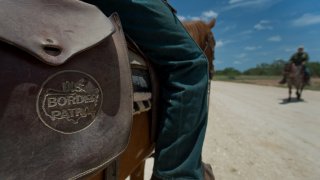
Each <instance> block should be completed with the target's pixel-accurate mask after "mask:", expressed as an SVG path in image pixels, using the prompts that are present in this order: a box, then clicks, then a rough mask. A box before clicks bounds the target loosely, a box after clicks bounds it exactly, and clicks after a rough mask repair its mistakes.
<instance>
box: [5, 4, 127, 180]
mask: <svg viewBox="0 0 320 180" xmlns="http://www.w3.org/2000/svg"><path fill="white" fill-rule="evenodd" d="M0 63H1V66H0V164H1V165H0V179H25V180H28V179H32V180H34V179H55V180H56V179H77V178H81V177H84V176H86V175H88V174H90V173H92V172H94V171H96V170H99V169H102V168H104V167H105V166H107V165H108V164H109V163H110V162H111V161H112V160H114V159H115V158H116V157H117V156H119V154H120V153H121V152H123V151H124V149H125V148H126V146H127V144H128V140H129V136H130V131H131V125H132V109H133V107H132V106H133V105H132V104H133V103H132V101H133V95H132V84H131V82H132V80H131V70H130V65H129V61H128V54H127V47H126V42H125V38H124V35H123V32H122V29H121V25H120V22H119V18H118V17H117V15H113V16H112V17H110V18H107V17H106V16H104V15H103V13H102V12H100V11H99V10H98V9H97V8H96V7H95V6H92V5H89V4H86V3H84V2H81V1H75V0H59V1H50V0H27V1H21V0H3V1H1V6H0Z"/></svg>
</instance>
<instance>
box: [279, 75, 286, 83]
mask: <svg viewBox="0 0 320 180" xmlns="http://www.w3.org/2000/svg"><path fill="white" fill-rule="evenodd" d="M286 82H287V79H286V77H285V76H283V78H282V79H281V81H279V84H285V83H286Z"/></svg>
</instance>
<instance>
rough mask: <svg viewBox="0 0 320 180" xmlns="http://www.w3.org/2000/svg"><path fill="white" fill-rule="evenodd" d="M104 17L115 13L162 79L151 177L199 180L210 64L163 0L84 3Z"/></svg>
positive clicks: (95, 0) (112, 0) (94, 0)
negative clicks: (157, 129)
mask: <svg viewBox="0 0 320 180" xmlns="http://www.w3.org/2000/svg"><path fill="white" fill-rule="evenodd" d="M86 2H88V3H91V4H95V5H96V6H98V7H99V8H100V9H101V10H102V11H103V12H104V13H105V14H106V15H109V14H111V13H112V12H118V14H119V15H120V19H121V22H122V25H123V28H124V31H125V32H126V33H127V34H129V36H130V37H131V38H132V39H134V41H135V42H136V43H137V44H138V45H139V47H140V48H141V49H142V50H143V52H144V53H146V55H147V56H149V58H150V59H151V60H152V62H153V64H154V65H155V68H156V70H157V71H158V73H159V76H160V84H161V89H160V94H161V97H160V99H161V106H160V107H161V110H162V111H161V119H160V132H159V134H158V139H157V144H156V149H155V163H154V170H153V175H154V176H156V177H159V178H161V179H181V180H186V179H203V175H202V167H201V151H202V145H203V141H204V136H205V131H206V124H207V112H208V108H207V88H208V87H207V83H208V64H207V59H206V57H205V56H204V54H203V52H202V51H201V50H200V49H199V47H198V45H197V44H196V43H195V42H194V41H193V40H192V38H191V37H190V35H189V34H188V33H187V32H186V30H185V29H184V28H183V26H182V24H181V23H180V21H179V20H178V19H177V17H176V16H175V15H174V14H173V13H172V12H171V11H170V9H169V8H168V7H167V6H166V5H165V4H164V3H163V2H162V1H161V0H86Z"/></svg>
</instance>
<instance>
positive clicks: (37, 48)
mask: <svg viewBox="0 0 320 180" xmlns="http://www.w3.org/2000/svg"><path fill="white" fill-rule="evenodd" d="M0 27H1V28H0V39H2V40H3V41H7V42H8V43H10V44H13V45H15V46H19V47H20V48H22V49H25V50H26V51H28V52H29V53H31V54H33V55H34V56H36V57H37V58H38V59H40V60H41V61H43V62H45V63H47V64H50V65H60V64H62V63H64V62H65V61H66V60H67V59H69V58H70V57H71V56H73V55H75V54H77V53H79V52H81V51H84V50H85V49H87V48H89V47H91V46H93V45H95V44H97V43H99V42H100V41H101V40H103V39H104V38H106V37H108V36H109V35H111V34H112V33H113V32H114V27H113V24H112V23H111V22H110V20H109V19H108V18H107V17H106V16H104V14H103V13H102V12H101V11H99V10H97V8H96V7H95V6H92V5H89V4H86V3H84V2H81V1H73V0H59V1H43V0H28V1H21V0H19V1H17V0H15V1H12V0H4V1H1V6H0Z"/></svg>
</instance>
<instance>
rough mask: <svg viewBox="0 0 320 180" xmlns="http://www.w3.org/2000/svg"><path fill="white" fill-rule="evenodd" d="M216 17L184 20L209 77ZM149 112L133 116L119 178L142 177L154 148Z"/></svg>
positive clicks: (97, 177) (94, 179)
mask: <svg viewBox="0 0 320 180" xmlns="http://www.w3.org/2000/svg"><path fill="white" fill-rule="evenodd" d="M215 23H216V19H213V20H211V21H210V22H209V23H206V22H203V21H189V22H184V23H183V25H184V26H185V28H186V30H187V31H188V32H189V34H190V35H191V36H192V38H193V39H194V40H195V42H196V43H197V44H198V45H199V47H200V48H201V49H202V50H203V52H204V53H205V55H206V56H207V59H208V61H209V70H210V71H209V72H210V77H212V76H213V71H214V66H213V59H214V47H215V39H214V36H213V33H212V31H211V29H212V28H213V27H214V26H215ZM150 116H151V114H150V112H143V113H140V114H137V115H134V116H133V127H132V132H131V137H130V141H129V145H128V147H127V148H126V150H125V151H124V153H123V154H122V155H120V162H119V174H118V177H119V179H120V180H124V179H125V178H127V177H129V176H130V179H131V180H143V179H144V167H145V161H146V160H147V159H148V158H149V157H150V155H151V154H152V152H153V150H154V146H155V142H154V141H153V140H152V138H151V134H150V132H151V120H150V119H151V118H150ZM103 177H104V174H103V172H100V173H98V174H97V175H95V176H94V177H92V179H91V180H100V179H102V178H103Z"/></svg>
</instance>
